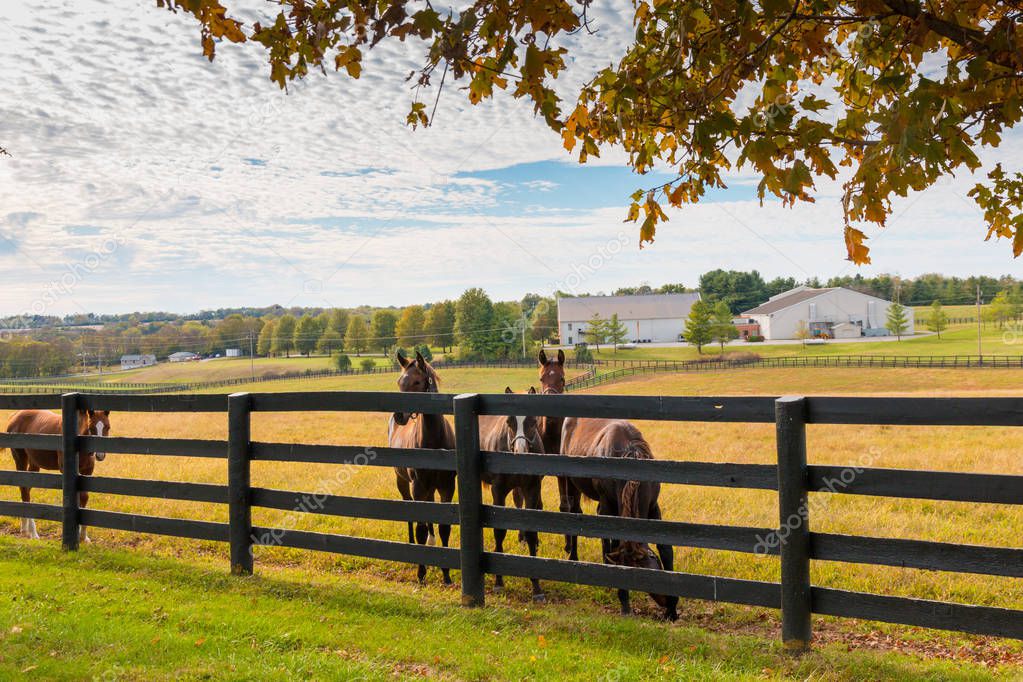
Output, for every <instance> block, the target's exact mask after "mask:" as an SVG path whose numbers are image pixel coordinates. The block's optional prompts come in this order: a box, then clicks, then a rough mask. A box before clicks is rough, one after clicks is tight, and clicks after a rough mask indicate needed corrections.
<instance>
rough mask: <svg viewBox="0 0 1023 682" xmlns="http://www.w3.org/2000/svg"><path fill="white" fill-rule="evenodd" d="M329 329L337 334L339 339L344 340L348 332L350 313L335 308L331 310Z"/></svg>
mask: <svg viewBox="0 0 1023 682" xmlns="http://www.w3.org/2000/svg"><path fill="white" fill-rule="evenodd" d="M327 329H331V330H333V331H335V332H337V335H338V337H341V338H344V335H345V332H346V331H348V311H347V310H345V309H344V308H334V309H333V310H331V311H330V319H329V321H328V322H327ZM324 331H326V330H324Z"/></svg>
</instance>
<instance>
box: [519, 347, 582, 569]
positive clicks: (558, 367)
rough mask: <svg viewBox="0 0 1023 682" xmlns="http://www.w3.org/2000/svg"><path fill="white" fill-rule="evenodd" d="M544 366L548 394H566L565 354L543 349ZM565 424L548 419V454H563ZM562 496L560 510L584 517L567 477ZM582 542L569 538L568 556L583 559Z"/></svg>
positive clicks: (542, 380)
mask: <svg viewBox="0 0 1023 682" xmlns="http://www.w3.org/2000/svg"><path fill="white" fill-rule="evenodd" d="M536 360H537V363H538V364H539V365H540V385H541V386H542V387H543V393H544V395H560V394H562V393H564V392H565V351H563V350H560V349H559V350H558V354H557V356H556V357H554V358H549V357H547V353H546V352H545V351H544V350H543V349H541V350H540V353H539V355H537V356H536ZM564 422H565V419H564V418H563V417H544V418H543V424H542V430H543V447H544V450H545V451H547V452H552V453H560V452H561V430H562V426H563V424H564ZM558 497H559V498H560V506H559V509H560V511H562V512H569V513H573V514H582V513H583V508H582V500H581V498H580V496H579V494H578V492H577V491H576V490H575V489H574V488H573V487H572V485H571V483H570V482H569V480H568V477H567V476H558ZM516 506H520V507H521V506H522V505H520V504H518V500H516ZM578 544H579V543H578V539H577V538H576V536H574V535H566V536H565V553H566V554H568V557H569V558H570V559H572V560H573V561H577V560H578V559H579V546H578Z"/></svg>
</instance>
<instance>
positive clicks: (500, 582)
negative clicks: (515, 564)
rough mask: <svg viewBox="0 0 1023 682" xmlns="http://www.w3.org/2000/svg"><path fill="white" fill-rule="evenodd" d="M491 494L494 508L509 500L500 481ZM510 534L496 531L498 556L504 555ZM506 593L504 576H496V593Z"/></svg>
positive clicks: (495, 548) (495, 542) (495, 544)
mask: <svg viewBox="0 0 1023 682" xmlns="http://www.w3.org/2000/svg"><path fill="white" fill-rule="evenodd" d="M490 492H491V494H492V495H493V497H494V506H495V507H503V506H504V504H505V502H506V501H507V499H508V490H507V489H506V488H505V487H504V484H503V483H501V482H499V481H494V483H493V485H491V486H490ZM507 534H508V531H507V530H505V529H504V528H495V529H494V552H496V553H497V554H503V553H504V538H505V536H506V535H507ZM503 591H504V576H500V575H495V576H494V592H496V593H500V592H503Z"/></svg>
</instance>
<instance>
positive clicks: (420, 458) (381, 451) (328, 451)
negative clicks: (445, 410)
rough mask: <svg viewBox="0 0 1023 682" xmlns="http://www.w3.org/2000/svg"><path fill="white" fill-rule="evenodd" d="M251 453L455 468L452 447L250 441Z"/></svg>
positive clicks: (267, 458) (325, 461)
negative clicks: (394, 446) (438, 448)
mask: <svg viewBox="0 0 1023 682" xmlns="http://www.w3.org/2000/svg"><path fill="white" fill-rule="evenodd" d="M250 454H251V457H252V459H253V460H259V461H274V462H306V463H313V464H348V465H356V466H382V467H413V468H417V469H435V470H439V471H454V470H455V453H454V451H453V450H430V449H415V448H376V447H365V446H361V445H306V444H302V443H252V446H251V453H250Z"/></svg>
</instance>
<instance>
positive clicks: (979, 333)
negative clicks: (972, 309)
mask: <svg viewBox="0 0 1023 682" xmlns="http://www.w3.org/2000/svg"><path fill="white" fill-rule="evenodd" d="M980 336H981V325H980V283H979V282H978V283H977V355H979V356H980V364H982V365H983V364H984V350H983V347H982V345H981V338H980Z"/></svg>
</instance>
